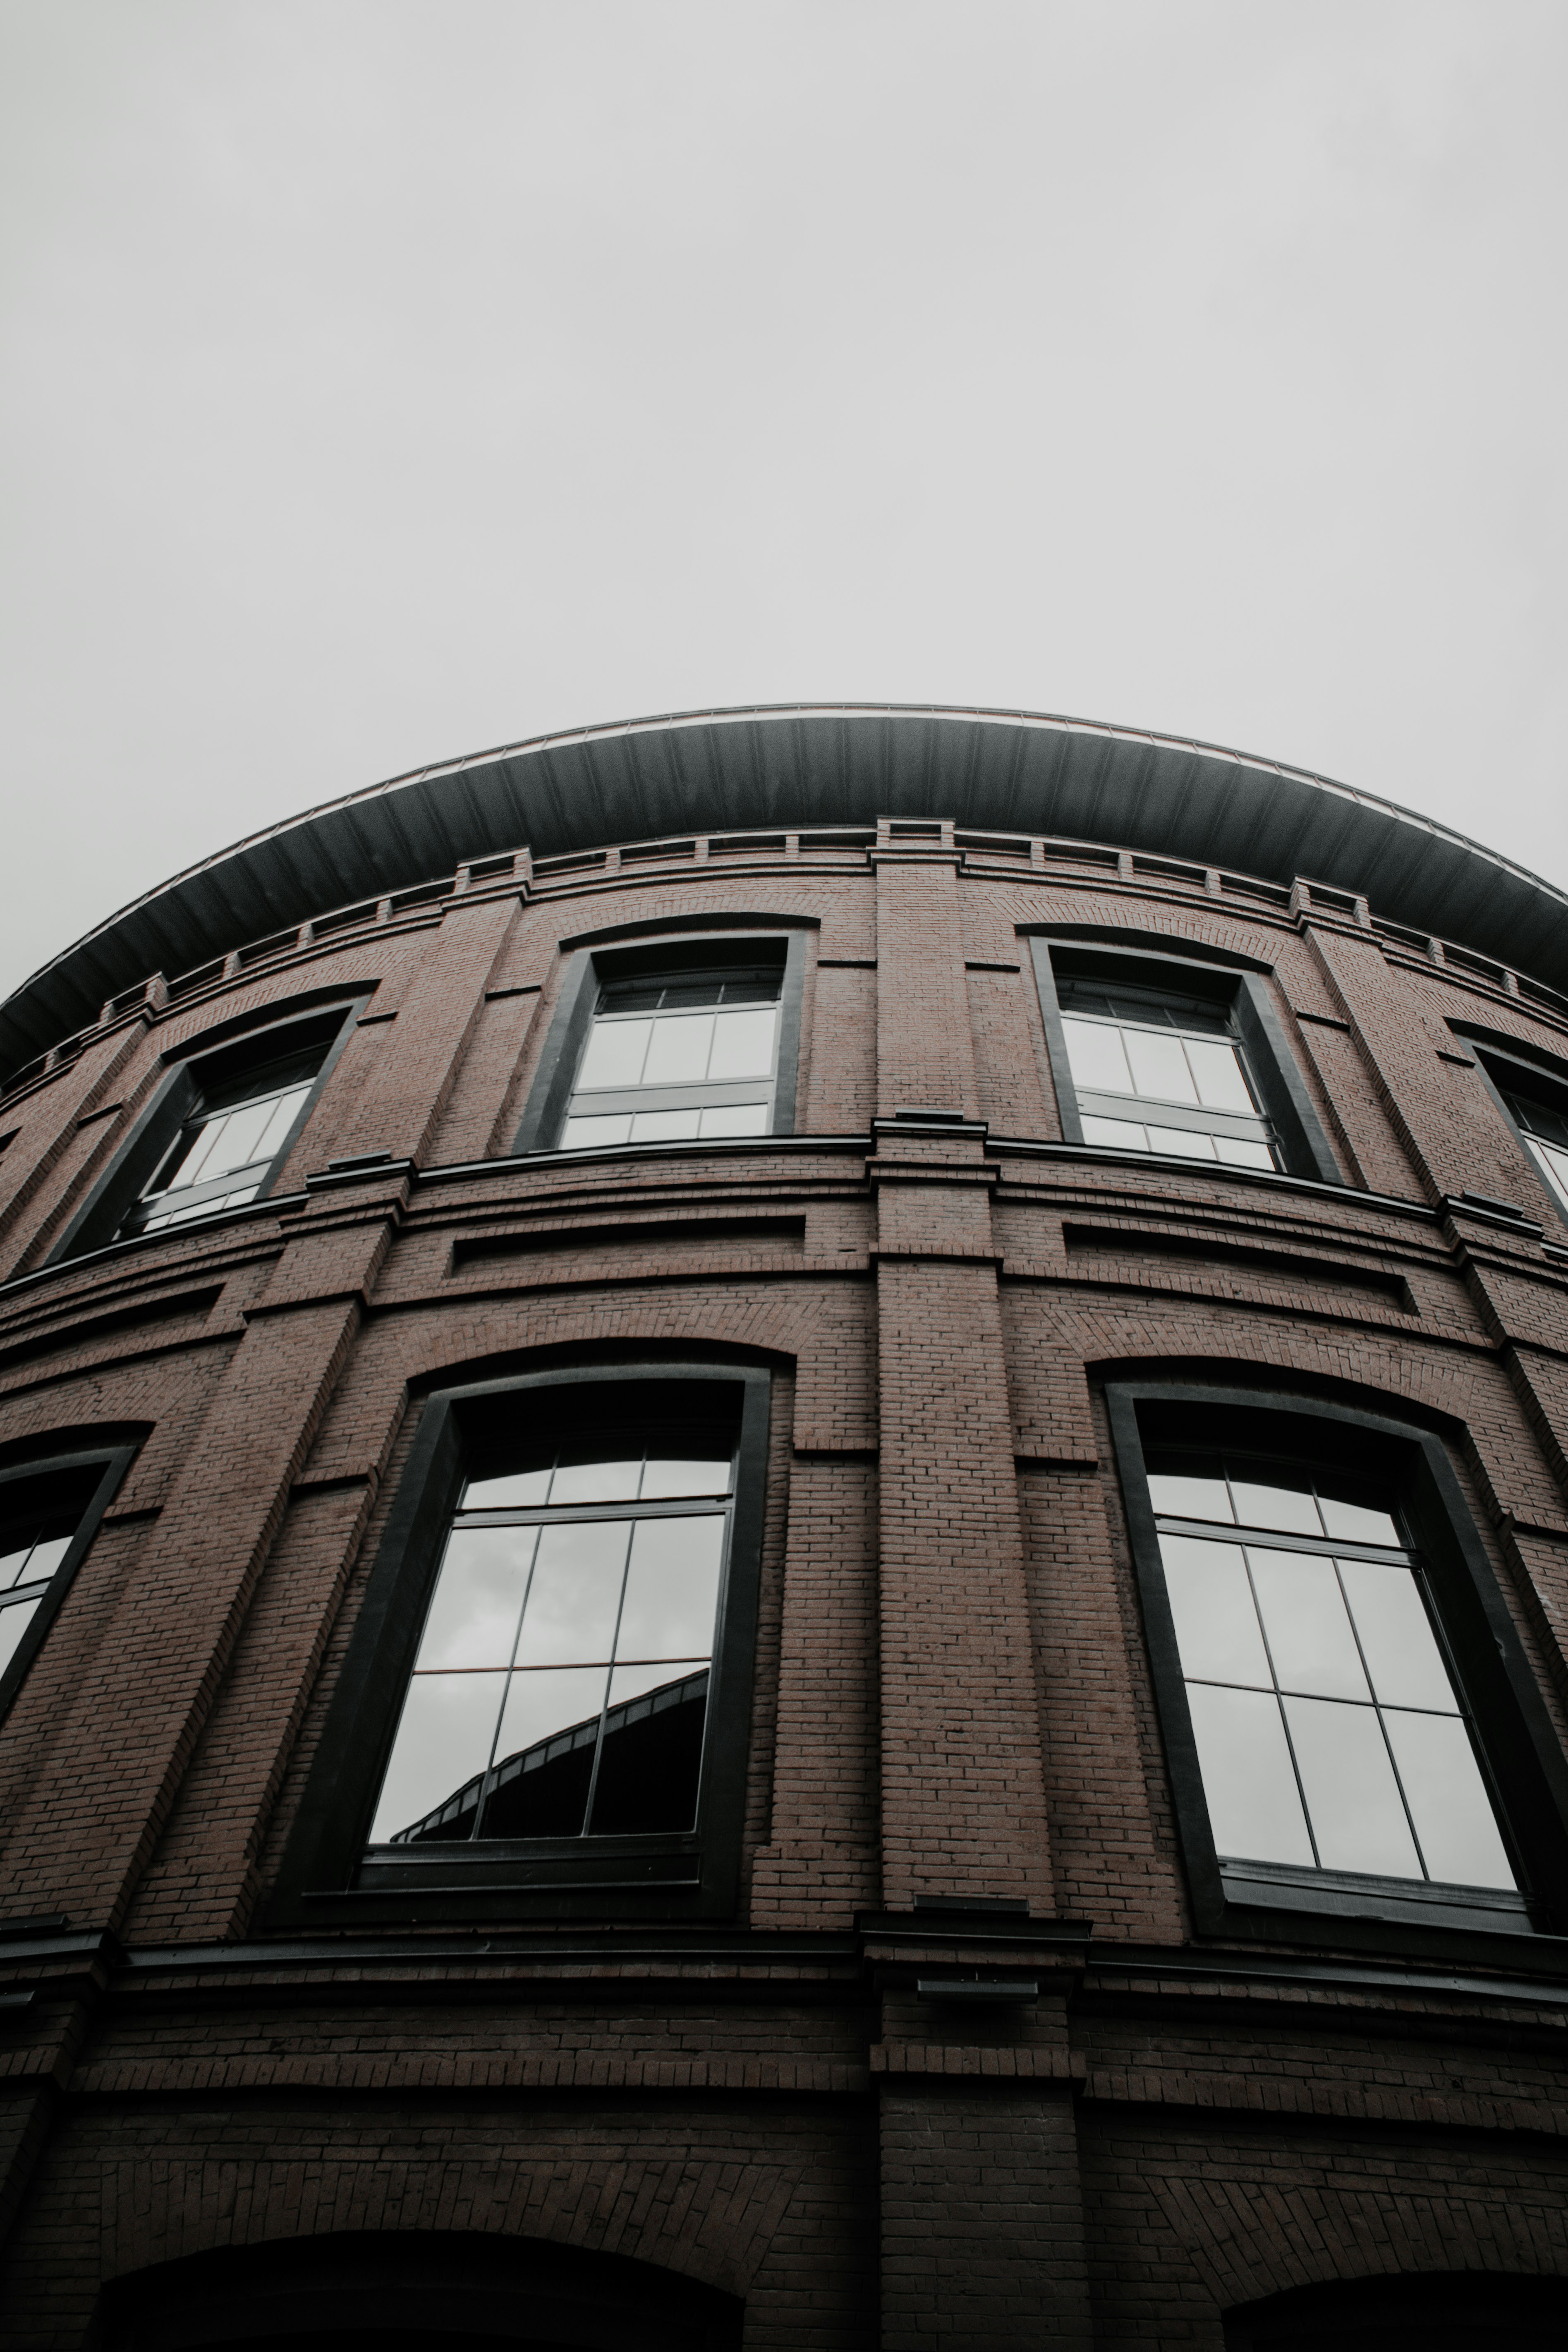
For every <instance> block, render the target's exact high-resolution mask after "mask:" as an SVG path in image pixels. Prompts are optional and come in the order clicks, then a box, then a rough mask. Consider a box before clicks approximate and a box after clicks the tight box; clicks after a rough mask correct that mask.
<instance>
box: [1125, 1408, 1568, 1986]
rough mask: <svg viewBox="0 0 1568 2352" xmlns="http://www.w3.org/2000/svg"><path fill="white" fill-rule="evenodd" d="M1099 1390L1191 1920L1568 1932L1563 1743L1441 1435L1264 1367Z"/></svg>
mask: <svg viewBox="0 0 1568 2352" xmlns="http://www.w3.org/2000/svg"><path fill="white" fill-rule="evenodd" d="M1106 1402H1107V1406H1108V1409H1109V1412H1110V1424H1111V1431H1112V1435H1113V1438H1114V1442H1115V1448H1116V1456H1117V1462H1118V1465H1119V1467H1120V1470H1121V1487H1122V1496H1123V1500H1124V1504H1125V1507H1126V1513H1127V1525H1128V1532H1129V1535H1130V1537H1131V1545H1132V1556H1133V1563H1134V1566H1135V1568H1136V1570H1137V1575H1138V1581H1139V1588H1140V1592H1141V1596H1142V1610H1143V1622H1144V1627H1145V1631H1146V1633H1147V1637H1148V1643H1149V1660H1150V1665H1151V1667H1152V1674H1153V1681H1154V1695H1155V1698H1156V1701H1157V1703H1158V1706H1159V1711H1160V1719H1161V1727H1162V1731H1163V1740H1164V1748H1165V1755H1166V1759H1167V1762H1168V1765H1169V1769H1170V1774H1171V1790H1172V1795H1173V1800H1174V1803H1175V1812H1176V1820H1177V1824H1178V1828H1179V1831H1180V1834H1181V1838H1182V1843H1183V1848H1184V1855H1185V1860H1186V1865H1187V1874H1188V1885H1189V1889H1190V1892H1191V1895H1192V1899H1193V1906H1194V1917H1195V1920H1196V1923H1197V1925H1198V1927H1199V1928H1200V1931H1201V1932H1204V1933H1210V1934H1215V1933H1217V1934H1224V1935H1241V1936H1258V1935H1262V1936H1271V1935H1272V1936H1278V1935H1280V1934H1284V1935H1287V1936H1289V1937H1299V1936H1305V1937H1309V1938H1311V1939H1316V1940H1322V1938H1323V1937H1329V1938H1330V1939H1331V1940H1334V1941H1340V1942H1342V1941H1344V1940H1346V1939H1347V1938H1348V1939H1349V1941H1350V1942H1352V1943H1359V1944H1360V1945H1362V1946H1363V1947H1364V1946H1366V1945H1367V1944H1368V1943H1370V1944H1371V1945H1372V1946H1373V1948H1378V1949H1385V1950H1386V1949H1400V1950H1403V1949H1408V1948H1410V1940H1409V1939H1410V1931H1411V1930H1412V1929H1415V1928H1419V1929H1420V1930H1421V1931H1422V1932H1423V1933H1432V1934H1437V1935H1445V1936H1446V1935H1449V1934H1451V1933H1452V1932H1453V1931H1454V1930H1457V1929H1458V1930H1465V1931H1468V1933H1471V1934H1475V1933H1483V1934H1487V1935H1490V1936H1510V1937H1530V1936H1531V1935H1532V1934H1535V1933H1537V1932H1539V1931H1541V1930H1542V1928H1551V1929H1552V1932H1560V1930H1559V1929H1558V1928H1557V1927H1556V1924H1555V1913H1554V1909H1553V1906H1554V1904H1555V1902H1556V1900H1557V1899H1558V1898H1557V1890H1558V1889H1560V1888H1562V1887H1563V1886H1565V1885H1568V1765H1565V1759H1564V1758H1563V1751H1562V1748H1561V1744H1560V1742H1559V1740H1558V1738H1557V1737H1556V1733H1555V1730H1554V1728H1553V1726H1552V1718H1551V1717H1550V1716H1549V1715H1548V1713H1547V1711H1546V1707H1545V1705H1544V1702H1543V1699H1542V1689H1541V1685H1540V1681H1539V1678H1538V1675H1537V1672H1536V1670H1535V1668H1533V1667H1532V1665H1531V1662H1530V1660H1529V1658H1528V1657H1527V1655H1526V1654H1525V1653H1524V1651H1523V1649H1522V1647H1521V1641H1520V1637H1519V1634H1518V1633H1517V1632H1516V1631H1515V1628H1514V1625H1513V1622H1512V1619H1511V1616H1510V1612H1509V1609H1508V1606H1507V1604H1506V1602H1505V1601H1504V1600H1503V1597H1502V1594H1501V1593H1500V1591H1499V1590H1498V1586H1497V1581H1496V1578H1495V1576H1494V1574H1493V1572H1492V1570H1491V1567H1490V1564H1489V1560H1488V1559H1487V1555H1486V1551H1485V1549H1484V1547H1483V1546H1482V1543H1481V1541H1480V1538H1479V1534H1478V1532H1477V1530H1476V1528H1475V1526H1474V1523H1473V1521H1472V1520H1471V1519H1470V1517H1469V1515H1468V1511H1467V1509H1466V1507H1465V1504H1464V1501H1463V1498H1462V1496H1461V1494H1460V1490H1459V1487H1458V1483H1457V1480H1456V1478H1455V1475H1454V1472H1453V1469H1452V1467H1451V1465H1450V1464H1449V1462H1448V1458H1447V1452H1446V1450H1445V1448H1444V1446H1443V1444H1442V1443H1441V1442H1440V1441H1439V1440H1438V1439H1437V1438H1436V1436H1434V1435H1433V1434H1431V1433H1429V1432H1426V1431H1423V1430H1419V1429H1415V1428H1413V1427H1411V1426H1409V1425H1408V1424H1406V1423H1398V1422H1394V1421H1391V1420H1386V1419H1384V1418H1382V1417H1380V1416H1377V1415H1374V1414H1372V1413H1369V1412H1360V1411H1356V1410H1353V1409H1352V1408H1349V1407H1337V1406H1331V1405H1328V1404H1321V1403H1317V1402H1312V1401H1310V1400H1308V1399H1305V1398H1299V1397H1289V1396H1284V1395H1279V1394H1273V1395H1269V1394H1267V1393H1266V1392H1263V1391H1258V1390H1256V1389H1252V1390H1248V1389H1246V1388H1238V1389H1231V1390H1222V1389H1209V1388H1201V1387H1198V1386H1196V1385H1187V1384H1184V1383H1176V1382H1160V1381H1125V1382H1123V1381H1118V1382H1113V1383H1112V1384H1111V1385H1110V1386H1109V1387H1108V1389H1107V1391H1106ZM1282 1915H1285V1916H1282Z"/></svg>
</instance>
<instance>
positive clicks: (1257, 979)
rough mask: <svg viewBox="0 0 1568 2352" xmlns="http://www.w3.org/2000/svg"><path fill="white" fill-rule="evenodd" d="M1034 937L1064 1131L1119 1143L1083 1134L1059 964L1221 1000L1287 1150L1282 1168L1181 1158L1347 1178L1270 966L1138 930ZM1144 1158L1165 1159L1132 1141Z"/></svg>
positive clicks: (1212, 1167) (1067, 1137)
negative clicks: (1194, 949) (1167, 943)
mask: <svg viewBox="0 0 1568 2352" xmlns="http://www.w3.org/2000/svg"><path fill="white" fill-rule="evenodd" d="M1026 937H1027V938H1028V941H1029V950H1030V954H1031V957H1032V960H1033V962H1034V967H1035V984H1036V987H1037V990H1038V992H1039V999H1040V1013H1041V1018H1042V1019H1043V1021H1044V1023H1045V1030H1046V1045H1047V1052H1048V1054H1049V1057H1050V1065H1051V1079H1052V1084H1053V1085H1054V1087H1055V1088H1056V1097H1057V1114H1058V1118H1059V1119H1060V1121H1061V1130H1062V1139H1063V1141H1064V1142H1066V1143H1072V1144H1076V1145H1078V1146H1079V1149H1080V1150H1086V1151H1088V1150H1095V1151H1110V1150H1118V1147H1117V1146H1116V1145H1113V1144H1090V1143H1089V1142H1088V1141H1087V1140H1086V1139H1085V1136H1084V1131H1083V1119H1082V1117H1081V1115H1080V1113H1079V1099H1078V1088H1077V1086H1076V1084H1075V1083H1074V1079H1073V1075H1072V1063H1071V1061H1070V1059H1069V1057H1068V1044H1067V1032H1066V1030H1065V1029H1064V1028H1063V1026H1062V1010H1061V1000H1060V997H1059V995H1058V990H1057V971H1058V968H1059V969H1060V970H1061V971H1063V972H1064V974H1065V973H1067V972H1069V971H1070V972H1071V973H1072V974H1073V975H1074V976H1075V977H1084V978H1094V979H1097V980H1100V981H1103V982H1105V983H1106V984H1108V985H1110V986H1114V985H1115V984H1116V983H1117V982H1121V983H1122V984H1123V985H1126V986H1129V987H1134V988H1154V989H1161V990H1164V991H1168V992H1170V993H1171V994H1173V995H1178V996H1188V997H1207V998H1209V999H1210V1000H1212V1002H1213V1003H1215V1005H1216V1006H1220V1007H1223V1008H1224V1010H1225V1012H1226V1016H1227V1018H1228V1020H1229V1022H1230V1024H1231V1025H1232V1027H1233V1030H1234V1034H1235V1037H1236V1041H1237V1044H1238V1045H1240V1046H1241V1047H1242V1049H1243V1051H1244V1053H1245V1054H1246V1056H1247V1072H1248V1075H1249V1076H1250V1077H1251V1079H1252V1081H1253V1084H1254V1086H1255V1087H1257V1090H1258V1095H1259V1097H1261V1108H1262V1115H1263V1117H1264V1118H1267V1119H1268V1121H1269V1122H1270V1123H1271V1124H1272V1126H1273V1128H1274V1131H1275V1134H1276V1136H1277V1137H1278V1139H1279V1145H1280V1148H1281V1150H1282V1151H1283V1153H1284V1157H1285V1162H1286V1164H1285V1166H1284V1167H1283V1168H1279V1169H1273V1170H1269V1169H1267V1168H1255V1169H1254V1168H1240V1167H1237V1166H1235V1165H1233V1164H1232V1163H1230V1162H1228V1161H1226V1160H1213V1161H1210V1160H1199V1159H1196V1158H1194V1159H1190V1160H1189V1159H1186V1158H1182V1159H1180V1160H1177V1161H1176V1162H1175V1164H1176V1165H1178V1166H1181V1167H1184V1168H1189V1169H1194V1170H1201V1171H1205V1172H1206V1173H1210V1174H1214V1175H1224V1176H1261V1177H1265V1178H1267V1177H1268V1176H1269V1175H1270V1174H1272V1175H1278V1176H1297V1177H1305V1178H1307V1179H1309V1180H1310V1181H1312V1182H1314V1183H1320V1184H1333V1185H1336V1186H1338V1187H1340V1188H1343V1187H1344V1183H1345V1178H1344V1174H1343V1171H1342V1169H1341V1167H1340V1164H1339V1162H1338V1160H1336V1159H1335V1157H1334V1151H1333V1146H1332V1145H1331V1143H1330V1141H1329V1138H1328V1134H1327V1132H1326V1130H1325V1129H1324V1127H1323V1123H1322V1121H1321V1119H1320V1118H1319V1117H1318V1114H1317V1111H1316V1109H1315V1108H1314V1107H1313V1103H1312V1098H1311V1097H1310V1094H1309V1093H1308V1092H1307V1088H1306V1085H1305V1083H1304V1081H1303V1079H1302V1076H1301V1073H1300V1069H1299V1068H1298V1066H1297V1063H1296V1057H1295V1055H1294V1054H1293V1053H1292V1052H1291V1050H1290V1046H1289V1040H1288V1039H1287V1037H1286V1035H1285V1031H1284V1027H1283V1024H1281V1022H1280V1019H1279V1013H1278V1012H1277V1011H1276V1010H1275V1006H1274V1002H1273V999H1272V997H1271V996H1270V994H1269V992H1268V983H1267V974H1266V973H1265V972H1264V971H1259V970H1258V969H1257V968H1256V967H1250V966H1243V965H1241V964H1238V963H1222V962H1219V961H1215V957H1214V954H1213V952H1212V951H1211V952H1210V953H1209V954H1208V955H1206V956H1201V957H1200V956H1193V955H1182V954H1173V953H1172V952H1171V951H1170V950H1169V948H1168V947H1164V948H1161V947H1154V946H1145V945H1143V944H1142V942H1141V941H1139V940H1127V941H1125V942H1121V941H1115V942H1112V941H1107V940H1104V939H1103V938H1101V939H1096V940H1090V939H1084V938H1081V937H1079V935H1078V934H1076V933H1073V932H1068V931H1063V930H1060V929H1056V930H1048V931H1032V932H1029V933H1027V934H1026ZM1121 1156H1124V1157H1126V1158H1129V1159H1135V1160H1163V1158H1164V1155H1163V1154H1162V1153H1159V1152H1144V1151H1128V1152H1126V1153H1125V1154H1123V1155H1121Z"/></svg>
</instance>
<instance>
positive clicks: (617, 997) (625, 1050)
mask: <svg viewBox="0 0 1568 2352" xmlns="http://www.w3.org/2000/svg"><path fill="white" fill-rule="evenodd" d="M783 978H784V974H783V971H782V969H781V968H780V966H778V965H777V964H774V965H773V966H772V967H771V968H770V967H767V966H763V967H761V968H752V969H748V968H746V967H744V966H736V967H735V968H733V969H731V970H723V969H721V970H718V971H689V972H671V973H668V974H665V973H650V974H648V975H647V976H646V977H642V978H639V977H637V976H632V977H628V978H626V979H623V980H611V981H608V982H606V983H605V985H604V986H603V987H602V988H601V989H600V991H599V1000H598V1003H597V1004H596V1006H595V1011H594V1018H593V1023H592V1025H591V1026H590V1028H589V1031H588V1036H587V1040H586V1042H585V1044H584V1048H583V1057H582V1060H581V1062H580V1063H579V1065H578V1068H577V1079H576V1084H575V1086H574V1088H573V1091H572V1098H571V1101H570V1103H569V1104H568V1106H567V1111H566V1121H565V1125H564V1127H563V1129H562V1135H561V1143H562V1148H563V1150H568V1151H572V1150H583V1149H584V1148H586V1147H588V1146H590V1145H594V1144H616V1143H659V1142H680V1141H685V1140H688V1139H692V1138H696V1137H704V1136H723V1135H765V1134H766V1133H767V1132H768V1130H769V1129H770V1128H771V1127H772V1125H773V1076H774V1072H775V1069H776V1066H777V1062H778V1042H779V997H780V992H781V985H782V982H783Z"/></svg>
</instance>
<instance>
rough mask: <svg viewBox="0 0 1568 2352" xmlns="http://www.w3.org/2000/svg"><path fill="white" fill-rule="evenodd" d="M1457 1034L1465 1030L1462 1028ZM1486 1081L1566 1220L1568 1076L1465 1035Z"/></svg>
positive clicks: (1567, 1192)
mask: <svg viewBox="0 0 1568 2352" xmlns="http://www.w3.org/2000/svg"><path fill="white" fill-rule="evenodd" d="M1459 1034H1460V1035H1461V1036H1463V1035H1464V1033H1463V1032H1462V1031H1461V1032H1460V1033H1459ZM1465 1042H1466V1043H1467V1044H1468V1045H1469V1046H1470V1050H1471V1051H1472V1052H1473V1053H1474V1054H1475V1055H1476V1056H1477V1059H1478V1060H1479V1064H1480V1066H1481V1069H1482V1072H1483V1073H1484V1075H1485V1076H1486V1080H1487V1083H1488V1085H1489V1087H1490V1088H1491V1090H1492V1093H1493V1095H1494V1096H1495V1097H1496V1098H1497V1100H1498V1102H1499V1103H1500V1105H1501V1108H1502V1109H1503V1111H1504V1113H1505V1115H1506V1116H1507V1118H1509V1119H1510V1121H1511V1123H1512V1125H1513V1128H1514V1130H1515V1132H1516V1134H1517V1135H1518V1137H1519V1139H1520V1141H1521V1143H1522V1144H1523V1146H1524V1148H1525V1150H1526V1151H1528V1152H1529V1154H1530V1156H1531V1160H1533V1161H1534V1162H1535V1165H1536V1168H1537V1169H1538V1171H1540V1173H1541V1174H1542V1176H1543V1177H1544V1178H1545V1180H1546V1189H1547V1191H1548V1192H1549V1193H1550V1194H1551V1196H1552V1201H1553V1202H1554V1203H1555V1205H1556V1206H1557V1208H1558V1209H1560V1210H1561V1212H1562V1213H1563V1216H1564V1218H1568V1080H1564V1079H1563V1077H1561V1076H1558V1075H1556V1074H1555V1073H1554V1072H1552V1071H1551V1070H1547V1069H1542V1067H1541V1066H1539V1065H1538V1064H1536V1063H1533V1062H1525V1061H1521V1060H1520V1059H1519V1057H1518V1056H1517V1055H1512V1054H1502V1053H1499V1052H1497V1051H1496V1050H1495V1049H1489V1048H1485V1047H1482V1046H1481V1045H1479V1041H1476V1040H1473V1039H1471V1038H1468V1037H1467V1038H1466V1039H1465Z"/></svg>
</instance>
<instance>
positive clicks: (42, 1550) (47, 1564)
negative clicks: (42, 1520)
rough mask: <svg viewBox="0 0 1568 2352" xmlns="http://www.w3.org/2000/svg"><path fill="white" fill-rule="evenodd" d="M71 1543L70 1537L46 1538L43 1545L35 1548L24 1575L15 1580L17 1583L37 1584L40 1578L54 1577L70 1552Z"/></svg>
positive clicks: (40, 1544) (39, 1544)
mask: <svg viewBox="0 0 1568 2352" xmlns="http://www.w3.org/2000/svg"><path fill="white" fill-rule="evenodd" d="M71 1542H72V1538H71V1537H70V1536H46V1538H44V1540H43V1542H42V1543H38V1544H35V1545H34V1546H33V1554H32V1558H31V1559H29V1560H28V1562H27V1564H26V1568H25V1569H24V1570H23V1571H22V1574H21V1575H20V1576H18V1577H17V1578H16V1583H18V1584H37V1582H38V1580H39V1579H40V1578H42V1577H46V1576H53V1574H54V1572H55V1570H56V1569H57V1568H58V1566H59V1564H60V1562H61V1560H62V1559H64V1558H65V1556H66V1554H67V1552H68V1551H69V1549H70V1548H71Z"/></svg>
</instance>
